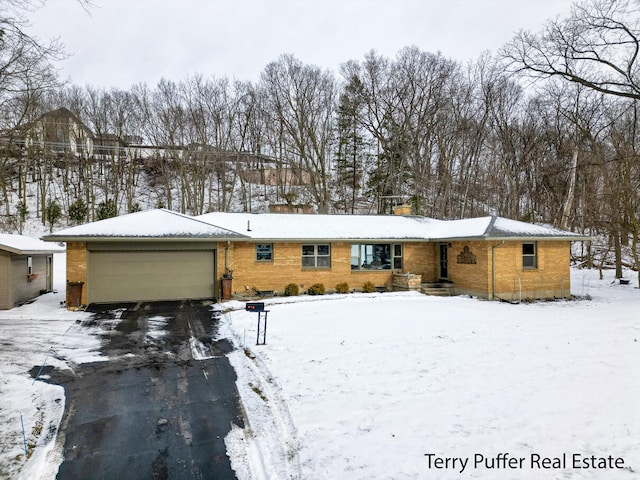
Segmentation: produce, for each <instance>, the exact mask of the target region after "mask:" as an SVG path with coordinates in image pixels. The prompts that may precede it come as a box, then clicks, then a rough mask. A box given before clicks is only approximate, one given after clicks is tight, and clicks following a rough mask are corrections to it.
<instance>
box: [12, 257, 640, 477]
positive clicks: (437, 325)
mask: <svg viewBox="0 0 640 480" xmlns="http://www.w3.org/2000/svg"><path fill="white" fill-rule="evenodd" d="M55 263H56V266H57V269H56V272H55V274H56V286H57V288H58V289H59V291H60V293H57V294H47V295H45V296H43V297H41V298H40V299H38V300H37V301H36V302H34V303H32V304H29V305H25V306H23V307H20V308H16V309H13V310H9V311H4V312H0V398H1V399H2V401H1V402H0V438H1V439H2V442H1V443H0V479H5V478H11V479H13V478H20V479H34V480H38V479H41V480H50V479H53V478H55V474H56V471H57V467H58V464H59V463H60V461H61V458H60V452H61V445H59V444H56V443H55V431H56V428H57V426H58V424H59V421H60V418H61V416H62V413H63V411H64V391H63V389H62V387H56V386H52V385H48V384H46V383H44V382H33V380H32V378H31V376H30V374H29V371H30V370H31V369H32V368H33V367H34V366H38V365H42V364H43V363H45V364H46V365H49V366H54V367H56V368H60V369H65V368H73V365H74V363H81V362H85V361H95V360H101V359H103V358H102V357H100V356H99V354H98V353H97V350H98V348H99V346H100V345H99V337H98V335H96V334H97V333H98V331H97V330H93V329H92V328H89V327H87V326H80V324H79V323H77V321H78V320H82V319H86V318H87V316H88V315H89V314H86V313H82V312H67V311H66V310H64V309H63V308H60V301H61V300H63V298H64V290H63V287H64V270H62V271H60V267H61V266H62V267H63V265H64V256H63V255H56V259H55ZM605 274H606V277H605V279H604V280H599V279H598V278H597V272H594V271H583V270H575V271H573V274H572V277H573V278H572V293H573V294H574V295H580V296H589V297H591V300H584V301H567V302H547V303H534V304H523V305H510V304H506V303H498V302H488V301H481V300H476V299H471V298H463V297H453V298H438V297H426V296H422V295H420V294H413V293H384V294H351V295H327V296H324V297H297V298H293V299H292V298H278V299H273V300H267V304H268V308H269V310H270V312H269V317H268V325H267V336H266V339H267V344H266V345H264V346H256V345H255V340H256V325H257V314H255V313H250V312H245V311H244V304H243V303H241V302H235V301H233V302H227V303H225V304H223V305H222V307H223V308H225V309H231V311H228V312H227V313H226V314H225V315H224V316H223V319H224V325H223V328H222V329H221V334H222V335H229V336H231V337H233V339H234V342H235V344H236V346H237V347H238V349H237V350H236V351H235V352H233V353H232V354H231V355H230V359H231V361H232V364H233V365H234V367H235V368H236V371H237V373H238V389H239V391H240V394H241V397H242V403H243V406H244V408H245V410H246V412H247V415H248V422H247V428H246V429H245V430H240V429H234V430H233V431H232V433H231V434H230V435H229V437H228V438H227V445H228V450H229V453H230V455H231V457H232V464H233V466H234V468H235V470H236V472H237V474H238V478H239V479H240V480H247V479H254V480H263V479H288V478H292V479H311V478H313V479H325V478H326V479H329V478H330V479H349V480H351V479H359V478H362V479H390V478H393V479H403V478H411V479H422V478H429V479H431V478H435V479H437V478H443V479H450V478H469V479H472V478H486V479H489V478H490V479H507V478H509V479H511V478H518V479H520V478H527V479H529V478H533V479H535V478H541V479H542V478H544V479H553V478H558V479H559V478H563V479H565V478H570V479H591V478H593V479H596V478H597V479H618V478H619V479H632V478H636V477H637V476H638V475H640V407H638V405H640V369H638V365H640V323H639V316H638V312H639V311H640V290H638V288H637V286H638V285H637V280H635V279H634V280H633V281H632V284H631V285H626V286H624V285H619V284H617V283H613V282H612V272H605ZM629 278H635V277H634V274H632V273H629ZM155 321H157V330H158V331H157V334H158V335H161V334H162V329H163V326H164V324H165V323H166V319H164V318H160V317H159V318H157V319H155ZM94 328H95V329H97V327H94ZM243 347H244V348H243ZM194 357H195V358H199V357H198V356H197V352H194ZM45 372H46V370H45ZM21 416H22V421H23V423H24V427H25V433H26V437H27V442H28V443H29V446H28V447H27V448H28V450H29V452H30V453H31V458H30V459H29V460H28V461H26V462H25V459H24V445H23V437H22V428H21ZM504 453H508V455H509V456H508V457H507V458H513V459H514V461H515V462H516V463H518V461H519V459H520V458H523V459H524V460H523V461H522V465H521V466H517V465H516V467H515V468H493V469H490V468H488V467H487V463H485V462H490V461H491V460H494V466H495V467H498V466H499V465H501V466H502V467H508V466H509V465H510V464H508V463H506V462H504V457H502V458H503V460H502V461H503V462H504V463H503V464H500V463H499V462H500V460H498V459H497V457H498V455H499V454H504ZM476 454H477V455H483V456H484V457H486V459H485V462H482V463H481V464H479V465H477V466H474V460H476V457H475V455H476ZM574 454H579V455H582V456H583V457H585V458H587V457H589V458H590V456H591V455H595V456H596V457H598V458H599V457H606V458H608V457H609V456H612V457H613V460H612V461H615V459H616V458H618V457H619V458H622V459H623V461H624V465H623V467H624V468H622V469H599V470H595V469H587V468H580V469H577V468H572V465H571V462H572V460H573V455H574ZM535 455H540V457H541V458H540V461H539V463H540V465H544V464H543V463H542V457H550V458H560V459H562V457H563V455H566V458H567V462H568V463H569V465H567V467H566V468H559V469H553V468H549V469H544V468H537V467H536V466H535V465H534V468H532V467H531V461H532V459H534V460H535V459H536V458H537V457H535ZM446 457H448V458H451V459H453V458H460V459H461V460H457V461H456V464H455V466H453V465H452V463H451V462H452V460H449V468H441V469H440V468H436V465H438V466H439V465H440V464H439V461H440V460H439V459H440V458H446ZM583 457H580V458H583ZM464 459H468V461H467V463H466V466H465V468H464V471H462V473H460V470H461V469H462V464H461V461H463V460H464ZM478 459H479V457H478ZM430 461H431V465H430V463H429V462H430ZM442 462H444V460H442ZM549 462H550V463H549V466H552V463H553V460H549ZM581 465H582V464H581ZM443 466H444V465H443Z"/></svg>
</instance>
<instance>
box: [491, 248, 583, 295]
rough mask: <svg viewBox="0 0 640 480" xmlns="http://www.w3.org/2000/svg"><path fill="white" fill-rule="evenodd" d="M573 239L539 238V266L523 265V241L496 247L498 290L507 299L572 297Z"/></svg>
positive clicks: (497, 292)
mask: <svg viewBox="0 0 640 480" xmlns="http://www.w3.org/2000/svg"><path fill="white" fill-rule="evenodd" d="M570 245H571V243H570V242H567V241H538V242H536V250H537V261H538V265H537V268H533V269H524V268H523V266H522V242H505V244H504V245H503V246H501V247H497V248H496V249H495V254H496V292H495V295H496V296H497V297H499V298H501V299H505V300H520V298H522V299H528V298H554V297H555V298H561V297H568V296H569V295H570V292H571V285H570V265H569V259H570Z"/></svg>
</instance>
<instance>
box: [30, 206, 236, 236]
mask: <svg viewBox="0 0 640 480" xmlns="http://www.w3.org/2000/svg"><path fill="white" fill-rule="evenodd" d="M42 238H43V240H48V241H73V240H86V239H87V238H89V239H93V240H98V239H105V240H115V239H173V240H199V239H202V240H207V239H215V240H232V239H238V238H242V235H239V234H237V233H235V232H232V231H229V230H227V229H225V228H221V227H218V226H215V225H211V224H209V223H206V222H202V221H200V220H198V219H196V218H194V217H189V216H187V215H183V214H181V213H177V212H172V211H171V210H166V209H157V210H144V211H141V212H135V213H130V214H128V215H122V216H119V217H113V218H107V219H106V220H99V221H97V222H92V223H87V224H85V225H79V226H77V227H71V228H67V229H65V230H61V231H58V232H55V233H52V234H50V235H45V236H44V237H42Z"/></svg>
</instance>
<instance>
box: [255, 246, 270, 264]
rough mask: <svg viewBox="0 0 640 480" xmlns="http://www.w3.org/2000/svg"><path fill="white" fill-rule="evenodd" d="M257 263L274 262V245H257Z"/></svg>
mask: <svg viewBox="0 0 640 480" xmlns="http://www.w3.org/2000/svg"><path fill="white" fill-rule="evenodd" d="M256 261H258V262H272V261H273V244H271V243H257V244H256Z"/></svg>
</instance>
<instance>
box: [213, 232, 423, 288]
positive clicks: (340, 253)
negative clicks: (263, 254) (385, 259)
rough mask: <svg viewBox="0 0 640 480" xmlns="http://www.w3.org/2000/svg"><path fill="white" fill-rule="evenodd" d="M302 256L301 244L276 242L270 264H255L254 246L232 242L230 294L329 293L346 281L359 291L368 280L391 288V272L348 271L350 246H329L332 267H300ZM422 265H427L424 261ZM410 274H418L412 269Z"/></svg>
mask: <svg viewBox="0 0 640 480" xmlns="http://www.w3.org/2000/svg"><path fill="white" fill-rule="evenodd" d="M226 247H227V244H226V243H219V244H218V266H217V267H218V278H219V277H220V276H221V275H222V273H224V266H225V263H224V262H225V248H226ZM405 252H407V249H405ZM301 257H302V244H301V243H293V242H275V243H273V261H272V262H258V261H256V247H255V243H252V242H233V243H232V244H231V245H230V246H229V253H228V262H229V269H230V270H232V271H233V292H234V293H237V294H239V295H242V294H244V293H246V292H250V291H251V289H253V288H255V289H257V290H273V291H275V292H277V293H278V294H282V293H283V291H284V288H285V287H286V286H287V285H288V284H289V283H295V284H297V285H298V287H299V288H300V293H304V292H306V290H307V289H308V288H309V287H310V286H311V285H313V284H314V283H323V284H324V286H325V288H326V291H327V292H332V291H334V290H335V286H336V285H337V284H338V283H341V282H347V283H348V284H349V288H350V289H351V290H354V289H355V290H361V288H362V285H363V284H364V283H365V282H368V281H370V282H373V283H374V284H375V285H376V287H385V288H387V289H391V273H392V272H391V270H379V271H352V270H351V243H346V242H340V243H335V242H334V243H331V268H318V269H308V268H302V259H301ZM425 258H426V256H425ZM425 264H428V262H427V261H426V260H425ZM411 273H419V272H414V271H413V270H412V271H411Z"/></svg>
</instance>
